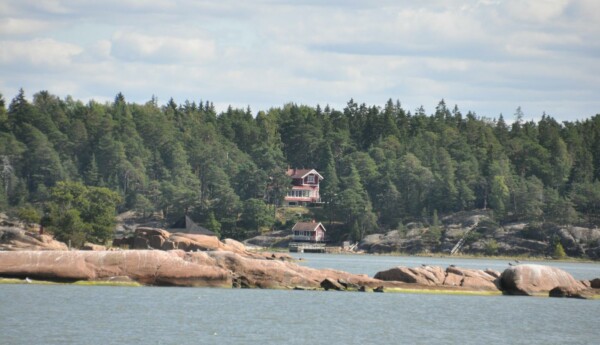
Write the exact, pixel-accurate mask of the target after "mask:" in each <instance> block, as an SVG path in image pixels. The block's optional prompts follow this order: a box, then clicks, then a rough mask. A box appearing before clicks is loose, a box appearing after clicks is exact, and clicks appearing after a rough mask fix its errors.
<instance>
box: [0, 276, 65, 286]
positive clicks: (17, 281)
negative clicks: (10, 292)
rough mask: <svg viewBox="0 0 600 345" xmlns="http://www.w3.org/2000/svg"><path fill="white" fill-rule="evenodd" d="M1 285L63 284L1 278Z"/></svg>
mask: <svg viewBox="0 0 600 345" xmlns="http://www.w3.org/2000/svg"><path fill="white" fill-rule="evenodd" d="M0 284H33V285H59V284H61V283H55V282H50V281H46V280H31V279H30V280H29V281H26V280H25V279H16V278H0Z"/></svg>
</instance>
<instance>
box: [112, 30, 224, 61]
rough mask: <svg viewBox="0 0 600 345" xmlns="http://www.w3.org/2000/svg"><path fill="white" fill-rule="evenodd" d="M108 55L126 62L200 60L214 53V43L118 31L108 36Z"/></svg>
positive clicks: (197, 39) (209, 57) (204, 40)
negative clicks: (110, 42) (110, 37)
mask: <svg viewBox="0 0 600 345" xmlns="http://www.w3.org/2000/svg"><path fill="white" fill-rule="evenodd" d="M111 54H112V55H113V56H114V57H116V58H118V59H122V60H126V61H139V62H154V63H166V64H169V63H177V62H202V61H205V60H207V59H211V58H213V57H214V56H215V44H214V42H213V41H211V40H207V39H202V38H182V37H173V36H150V35H145V34H140V33H135V32H133V33H130V32H123V31H119V32H117V33H115V35H114V36H113V38H112V47H111Z"/></svg>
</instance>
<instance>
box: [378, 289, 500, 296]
mask: <svg viewBox="0 0 600 345" xmlns="http://www.w3.org/2000/svg"><path fill="white" fill-rule="evenodd" d="M384 291H385V292H395V293H409V294H421V295H460V296H502V291H474V290H442V289H406V288H385V290H384Z"/></svg>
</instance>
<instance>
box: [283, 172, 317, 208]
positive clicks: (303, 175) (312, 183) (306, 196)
mask: <svg viewBox="0 0 600 345" xmlns="http://www.w3.org/2000/svg"><path fill="white" fill-rule="evenodd" d="M287 175H288V176H289V177H291V178H292V189H290V190H289V191H288V193H287V195H286V196H285V198H284V199H283V200H284V202H283V204H284V205H287V206H292V205H308V204H314V203H319V202H321V196H320V195H319V182H320V181H321V180H322V179H323V176H321V174H319V173H318V172H317V171H316V170H315V169H288V170H287Z"/></svg>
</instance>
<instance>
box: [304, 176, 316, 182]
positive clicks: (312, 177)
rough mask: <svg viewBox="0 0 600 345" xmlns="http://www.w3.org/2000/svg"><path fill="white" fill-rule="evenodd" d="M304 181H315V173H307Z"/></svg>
mask: <svg viewBox="0 0 600 345" xmlns="http://www.w3.org/2000/svg"><path fill="white" fill-rule="evenodd" d="M306 182H308V183H315V175H308V177H307V178H306Z"/></svg>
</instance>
